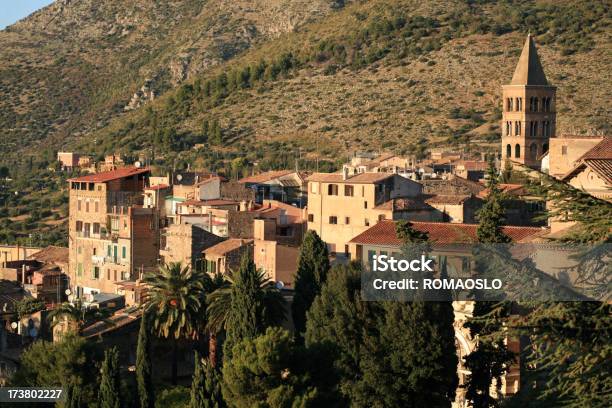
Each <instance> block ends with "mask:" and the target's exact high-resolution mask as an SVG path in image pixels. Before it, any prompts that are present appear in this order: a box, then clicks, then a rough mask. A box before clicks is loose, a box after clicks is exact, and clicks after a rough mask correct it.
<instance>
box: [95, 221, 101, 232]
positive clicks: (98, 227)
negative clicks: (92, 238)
mask: <svg viewBox="0 0 612 408" xmlns="http://www.w3.org/2000/svg"><path fill="white" fill-rule="evenodd" d="M93 233H94V234H99V233H100V223H99V222H94V223H93Z"/></svg>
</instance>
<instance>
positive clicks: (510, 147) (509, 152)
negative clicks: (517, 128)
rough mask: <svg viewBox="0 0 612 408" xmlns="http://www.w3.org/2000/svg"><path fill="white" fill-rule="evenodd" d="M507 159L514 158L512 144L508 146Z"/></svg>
mask: <svg viewBox="0 0 612 408" xmlns="http://www.w3.org/2000/svg"><path fill="white" fill-rule="evenodd" d="M506 157H512V146H510V143H508V144H507V145H506Z"/></svg>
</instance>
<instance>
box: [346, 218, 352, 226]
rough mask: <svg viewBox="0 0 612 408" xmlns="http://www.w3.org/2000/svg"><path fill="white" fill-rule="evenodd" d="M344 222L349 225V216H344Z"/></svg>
mask: <svg viewBox="0 0 612 408" xmlns="http://www.w3.org/2000/svg"><path fill="white" fill-rule="evenodd" d="M344 223H345V224H346V225H349V224H350V223H351V217H344Z"/></svg>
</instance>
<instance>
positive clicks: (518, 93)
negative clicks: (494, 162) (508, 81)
mask: <svg viewBox="0 0 612 408" xmlns="http://www.w3.org/2000/svg"><path fill="white" fill-rule="evenodd" d="M502 89H503V91H502V105H503V106H502V121H501V130H502V143H501V153H502V158H503V159H504V160H505V159H510V160H512V161H515V162H518V163H521V164H525V165H527V166H531V167H539V165H540V162H539V160H537V157H539V156H540V155H542V154H543V153H544V151H546V150H547V149H548V144H549V141H548V139H549V137H553V136H554V135H555V130H556V97H555V93H556V89H555V87H553V86H536V85H504V86H503V88H502ZM531 97H537V98H538V100H539V101H540V104H539V107H538V110H537V111H535V112H532V111H530V102H529V101H530V98H531ZM543 97H550V98H551V106H550V111H549V112H543V111H542V106H541V101H542V98H543ZM518 98H522V107H521V109H520V110H517V99H518ZM508 99H512V101H513V106H512V109H511V110H509V109H508V102H507V101H508ZM544 121H548V122H549V123H550V131H549V135H550V136H544V135H543V132H542V122H544ZM507 122H510V123H511V126H510V132H509V133H508V132H507V131H506V123H507ZM516 122H520V124H521V130H520V135H517V134H516V131H515V123H516ZM530 122H537V123H538V132H537V135H536V136H532V135H530V132H529V129H530V126H529V123H530ZM508 145H510V147H511V154H510V155H509V156H508V155H507V146H508ZM517 145H518V146H520V155H519V156H518V157H517V156H516V151H515V149H516V146H517ZM531 145H535V146H536V149H537V150H536V153H535V155H534V154H531V149H530V147H531Z"/></svg>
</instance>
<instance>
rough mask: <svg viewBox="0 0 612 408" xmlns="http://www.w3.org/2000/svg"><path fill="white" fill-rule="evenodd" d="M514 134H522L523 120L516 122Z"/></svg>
mask: <svg viewBox="0 0 612 408" xmlns="http://www.w3.org/2000/svg"><path fill="white" fill-rule="evenodd" d="M514 134H515V135H516V136H520V134H521V122H514Z"/></svg>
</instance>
